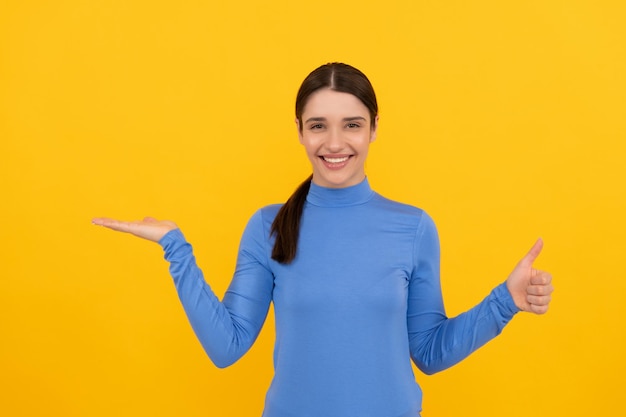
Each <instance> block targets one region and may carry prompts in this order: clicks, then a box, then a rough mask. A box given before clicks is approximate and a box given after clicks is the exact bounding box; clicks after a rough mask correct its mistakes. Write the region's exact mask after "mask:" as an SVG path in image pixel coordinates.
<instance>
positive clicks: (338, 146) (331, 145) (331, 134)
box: [326, 129, 344, 153]
mask: <svg viewBox="0 0 626 417" xmlns="http://www.w3.org/2000/svg"><path fill="white" fill-rule="evenodd" d="M326 147H327V148H328V151H329V152H331V153H338V152H339V151H341V150H342V149H343V147H344V141H343V137H342V134H341V132H340V131H339V129H330V130H329V131H328V137H327V140H326Z"/></svg>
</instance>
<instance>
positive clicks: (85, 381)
mask: <svg viewBox="0 0 626 417" xmlns="http://www.w3.org/2000/svg"><path fill="white" fill-rule="evenodd" d="M625 21H626V8H625V6H624V2H622V1H617V0H616V1H594V0H586V1H585V0H580V1H574V0H572V1H567V0H562V1H556V0H551V1H544V0H531V1H524V2H511V3H509V2H502V1H495V0H494V1H473V2H472V1H435V0H432V1H410V0H406V1H394V0H389V1H340V0H339V1H338V0H330V1H329V0H320V1H315V2H295V1H290V0H284V1H276V2H260V1H259V2H254V1H244V2H213V1H180V2H174V1H146V0H143V1H127V0H112V1H96V0H93V1H79V0H66V1H61V0H55V1H44V0H41V1H27V0H9V1H3V2H2V4H1V5H0V151H1V155H2V161H1V162H0V178H1V187H2V188H1V190H0V193H1V196H2V202H1V206H0V207H1V208H0V216H1V217H0V218H1V219H2V227H1V228H0V230H1V232H0V237H1V238H2V239H1V245H2V248H1V252H0V256H1V259H0V263H1V265H2V269H1V271H2V272H1V273H0V277H1V280H2V281H1V287H0V326H1V328H0V375H1V376H0V384H1V386H0V415H3V416H34V415H41V416H50V415H58V416H109V415H118V416H140V415H146V416H148V415H149V416H220V415H224V416H259V415H260V412H261V410H262V406H263V399H264V394H265V390H266V388H267V386H268V384H269V381H270V378H271V375H272V363H271V355H272V348H273V322H272V319H271V318H270V319H269V320H268V322H267V324H266V326H265V328H264V330H263V332H262V335H261V337H260V339H259V340H258V341H257V343H256V344H255V346H254V347H253V348H252V350H251V351H250V352H249V353H248V354H247V355H246V356H245V357H244V358H243V359H242V360H240V361H239V362H238V363H237V364H235V365H234V366H232V367H230V368H227V369H225V370H218V369H216V368H215V367H213V365H212V364H211V363H210V361H209V360H208V358H206V356H205V355H204V353H203V351H202V349H201V347H200V345H199V344H198V342H197V341H196V339H195V337H194V335H193V334H192V331H191V329H190V327H189V325H188V324H187V322H186V319H185V317H184V314H183V312H182V308H181V307H180V305H179V302H178V299H177V296H176V294H175V291H174V288H173V285H172V284H171V281H170V279H169V276H168V273H167V265H166V263H165V261H164V260H163V259H162V252H161V250H160V248H159V247H158V246H156V245H154V244H150V243H148V242H145V241H141V240H139V239H134V238H131V237H130V236H124V235H120V234H117V233H113V232H110V231H107V230H104V229H100V228H96V227H93V226H92V225H91V224H90V219H91V218H92V217H94V216H111V217H119V218H123V219H135V218H140V217H143V216H144V215H152V216H155V217H161V218H169V219H173V220H175V221H176V222H177V223H178V224H179V225H180V226H181V228H182V229H183V230H184V231H185V234H186V235H187V237H188V239H189V240H190V241H191V242H192V243H193V244H194V247H195V251H196V255H197V257H198V260H199V263H200V264H201V266H202V267H203V270H204V272H205V275H206V276H208V278H209V281H210V282H211V283H212V285H213V287H214V289H215V290H216V292H217V293H218V294H220V295H221V294H223V292H224V290H225V288H226V287H227V285H228V282H229V280H230V277H231V274H232V271H233V267H234V260H235V256H236V250H237V245H238V241H239V237H240V234H241V232H242V230H243V227H244V225H245V223H246V222H247V220H248V218H249V216H250V215H251V214H252V213H253V212H254V211H255V210H256V209H257V208H258V207H260V206H263V205H265V204H269V203H275V202H282V201H284V200H285V199H286V198H287V197H288V195H289V194H290V193H291V191H292V190H293V189H294V187H295V186H296V185H297V184H298V183H299V182H300V181H301V180H302V179H304V178H305V177H306V176H307V175H308V173H309V170H310V168H309V165H308V162H307V160H306V158H305V156H304V153H303V151H302V149H301V148H300V146H299V144H298V142H297V136H296V130H295V126H294V124H293V117H294V116H293V102H294V97H295V93H296V90H297V88H298V86H299V84H300V82H301V81H302V79H303V78H304V77H305V76H306V74H307V73H308V72H309V71H311V70H312V69H313V68H315V67H317V66H318V65H320V64H323V63H325V62H328V61H343V62H348V63H350V64H353V65H355V66H357V67H358V68H360V69H362V70H363V71H364V72H365V73H366V74H368V76H369V77H370V79H371V81H372V82H373V84H374V86H375V88H376V90H377V93H378V98H379V102H380V107H381V113H380V117H381V119H380V131H379V135H378V139H377V141H376V142H375V143H374V145H373V146H372V149H371V151H370V159H369V161H368V165H367V172H368V175H369V178H370V182H371V183H372V185H373V187H374V188H375V189H376V190H377V191H378V192H380V193H381V194H383V195H385V196H387V197H389V198H392V199H396V200H400V201H403V202H406V203H410V204H413V205H417V206H420V207H422V208H424V209H426V210H427V211H428V212H429V213H430V214H431V215H432V216H433V217H434V218H435V221H436V222H437V224H438V227H439V230H440V237H441V242H442V253H443V255H442V271H443V290H444V298H445V300H446V306H447V309H448V313H449V314H451V315H455V314H457V313H459V312H461V311H464V310H465V309H467V308H469V307H471V306H472V305H474V304H475V303H476V302H478V301H479V300H480V299H482V297H484V296H485V295H487V293H488V292H489V290H490V289H491V288H492V287H494V286H495V285H497V284H498V283H499V282H501V281H503V280H504V279H505V278H506V276H507V274H508V272H509V271H510V269H511V268H512V267H513V265H514V264H515V263H516V262H517V260H518V259H519V258H520V257H521V256H522V255H523V254H524V253H525V252H526V251H527V249H528V248H529V247H530V246H531V245H532V243H533V242H534V240H535V239H536V238H537V237H538V236H541V237H543V238H544V240H545V248H544V253H543V254H542V255H541V257H540V258H539V260H538V263H537V266H538V267H540V268H543V269H546V270H549V271H551V272H552V273H553V275H554V281H555V286H556V288H557V290H556V293H555V299H554V302H553V304H552V307H551V311H550V312H549V313H548V314H547V315H546V316H541V317H537V316H532V315H518V317H516V318H515V320H514V321H513V322H512V323H511V325H510V326H508V327H507V328H506V329H505V331H504V333H503V334H502V335H501V336H500V337H499V338H497V339H496V340H494V341H493V342H491V343H490V344H488V345H487V346H485V347H484V348H482V349H481V350H479V351H478V352H476V353H475V354H474V355H472V356H471V357H470V358H468V359H467V360H465V361H464V362H462V363H461V364H459V365H457V366H455V367H453V368H451V369H449V370H447V371H445V372H443V373H440V374H437V375H435V376H430V377H429V376H425V375H422V374H420V373H419V372H418V373H416V378H417V380H418V382H419V383H420V385H421V386H422V388H423V390H424V393H425V394H424V412H423V415H424V417H435V416H460V415H463V416H468V415H469V416H482V417H486V416H529V415H532V416H555V415H567V416H590V415H597V416H603V415H618V414H620V413H621V412H623V409H624V406H623V376H624V374H626V366H625V362H626V360H625V359H624V354H625V353H626V349H625V348H626V343H625V336H624V333H625V332H624V330H625V329H624V327H625V326H624V317H625V313H626V311H625V307H624V305H625V303H624V301H625V300H624V299H625V294H626V291H625V290H626V284H625V282H626V280H625V274H624V272H625V269H626V268H625V267H624V259H625V257H624V254H625V253H626V239H625V232H626V226H625V225H626V221H625V217H624V213H625V211H626V185H625V183H626V170H625V168H624V162H625V159H626V158H625V154H626V145H625V144H624V142H625V139H626V122H625V115H626V81H625V78H626V76H625V74H626V31H625V27H626V25H625V24H624V22H625ZM303 360H306V358H304V357H303ZM321 417H323V416H321Z"/></svg>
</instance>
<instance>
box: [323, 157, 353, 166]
mask: <svg viewBox="0 0 626 417" xmlns="http://www.w3.org/2000/svg"><path fill="white" fill-rule="evenodd" d="M321 158H322V159H323V160H324V161H326V162H328V163H331V164H340V163H342V162H346V161H347V160H348V158H350V156H342V157H340V158H331V157H329V156H322V157H321Z"/></svg>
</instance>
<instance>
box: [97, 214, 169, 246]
mask: <svg viewBox="0 0 626 417" xmlns="http://www.w3.org/2000/svg"><path fill="white" fill-rule="evenodd" d="M91 222H92V223H93V224H95V225H96V226H104V227H106V228H109V229H111V230H115V231H117V232H124V233H130V234H132V235H135V236H137V237H140V238H142V239H147V240H150V241H152V242H158V241H159V240H161V238H162V237H163V236H165V235H166V234H167V232H170V231H172V230H174V229H178V226H176V223H174V222H172V221H169V220H157V219H155V218H152V217H145V218H144V219H143V220H136V221H132V222H125V221H121V220H115V219H109V218H106V217H97V218H95V219H92V220H91Z"/></svg>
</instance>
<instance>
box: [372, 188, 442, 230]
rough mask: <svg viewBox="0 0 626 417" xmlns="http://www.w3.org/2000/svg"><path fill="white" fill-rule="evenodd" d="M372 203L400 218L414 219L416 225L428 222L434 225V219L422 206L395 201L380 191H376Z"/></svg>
mask: <svg viewBox="0 0 626 417" xmlns="http://www.w3.org/2000/svg"><path fill="white" fill-rule="evenodd" d="M372 203H373V204H374V206H375V208H376V209H378V210H381V211H386V212H388V214H389V215H393V216H396V217H398V218H404V219H407V220H409V219H412V221H413V222H415V223H416V225H420V224H421V225H423V224H427V225H432V226H434V221H433V219H432V217H431V216H430V215H429V214H428V213H427V212H426V211H425V210H424V209H422V208H420V207H416V206H413V205H411V204H406V203H401V202H398V201H394V200H391V199H389V198H386V197H383V196H382V195H380V194H378V193H374V198H373V199H372Z"/></svg>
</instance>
